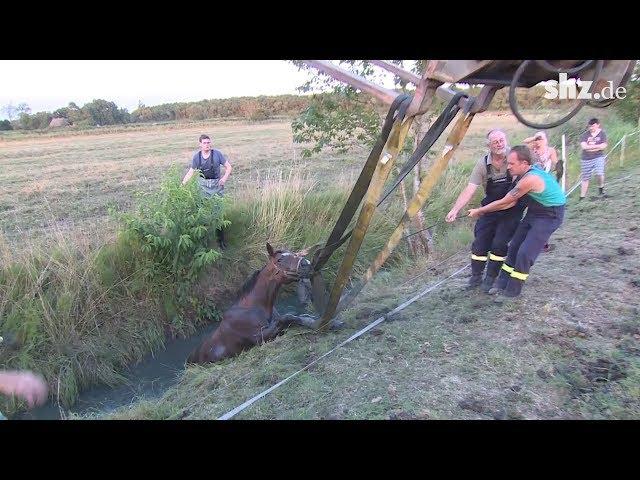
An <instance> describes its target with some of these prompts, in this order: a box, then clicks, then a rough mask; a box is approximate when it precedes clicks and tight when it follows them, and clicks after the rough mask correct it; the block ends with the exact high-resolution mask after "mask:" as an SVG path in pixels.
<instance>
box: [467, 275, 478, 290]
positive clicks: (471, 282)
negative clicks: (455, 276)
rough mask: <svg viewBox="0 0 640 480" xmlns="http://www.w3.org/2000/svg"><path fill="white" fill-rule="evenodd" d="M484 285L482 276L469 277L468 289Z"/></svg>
mask: <svg viewBox="0 0 640 480" xmlns="http://www.w3.org/2000/svg"><path fill="white" fill-rule="evenodd" d="M481 284H482V275H481V274H480V275H476V274H472V275H471V276H470V277H469V284H468V285H467V288H468V289H472V288H477V287H479V286H480V285H481Z"/></svg>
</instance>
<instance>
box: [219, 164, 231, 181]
mask: <svg viewBox="0 0 640 480" xmlns="http://www.w3.org/2000/svg"><path fill="white" fill-rule="evenodd" d="M223 166H224V175H223V176H222V178H221V179H220V181H219V182H218V184H219V185H224V184H225V183H226V182H227V179H228V178H229V175H231V170H233V168H232V167H231V162H230V161H229V160H227V161H226V162H224V163H223Z"/></svg>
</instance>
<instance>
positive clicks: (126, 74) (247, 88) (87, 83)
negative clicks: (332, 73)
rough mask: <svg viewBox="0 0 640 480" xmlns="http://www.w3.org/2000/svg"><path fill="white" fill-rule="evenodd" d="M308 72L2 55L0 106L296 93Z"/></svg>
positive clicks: (277, 66)
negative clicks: (31, 58)
mask: <svg viewBox="0 0 640 480" xmlns="http://www.w3.org/2000/svg"><path fill="white" fill-rule="evenodd" d="M309 75H310V73H308V72H305V71H298V68H297V67H296V66H295V65H293V64H291V63H289V62H286V61H283V60H0V108H2V107H3V106H5V105H7V104H9V103H11V104H13V105H14V106H15V105H18V104H19V103H23V102H24V103H27V104H28V105H29V107H31V111H32V113H35V112H39V111H50V112H52V111H54V110H56V109H57V108H61V107H66V106H67V105H68V104H69V102H75V103H76V104H77V105H78V106H80V107H82V105H84V104H85V103H88V102H91V101H92V100H94V99H97V98H101V99H104V100H107V101H112V102H115V103H116V105H118V106H119V107H121V108H126V109H128V110H129V112H132V111H133V110H135V109H136V108H137V107H138V102H139V101H141V102H142V103H144V104H145V105H147V106H151V105H158V104H161V103H170V102H188V101H197V100H203V99H212V98H229V97H238V96H257V95H282V94H298V93H299V92H297V91H296V88H297V87H299V86H300V85H302V84H303V83H304V82H305V81H306V80H307V79H308V77H309ZM4 118H6V116H3V114H2V113H0V119H4Z"/></svg>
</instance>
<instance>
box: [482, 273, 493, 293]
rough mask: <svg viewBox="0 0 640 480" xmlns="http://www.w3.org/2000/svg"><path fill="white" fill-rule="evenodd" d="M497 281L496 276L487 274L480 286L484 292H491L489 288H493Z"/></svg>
mask: <svg viewBox="0 0 640 480" xmlns="http://www.w3.org/2000/svg"><path fill="white" fill-rule="evenodd" d="M495 281H496V277H492V276H489V275H487V276H485V277H484V280H483V281H482V285H481V286H480V288H481V289H482V291H483V292H484V293H489V290H491V288H492V287H493V283H494V282H495Z"/></svg>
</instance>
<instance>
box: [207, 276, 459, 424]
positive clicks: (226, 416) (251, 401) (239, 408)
mask: <svg viewBox="0 0 640 480" xmlns="http://www.w3.org/2000/svg"><path fill="white" fill-rule="evenodd" d="M467 268H469V265H468V264H467V265H465V266H464V267H462V268H460V269H458V270H456V271H455V272H454V273H452V274H451V275H449V276H448V277H447V278H445V279H443V280H441V281H439V282H438V283H436V284H435V285H432V286H430V287H428V288H427V289H425V290H423V291H422V292H420V293H418V294H417V295H415V296H413V297H412V298H410V299H409V300H407V301H406V302H404V303H403V304H401V305H398V306H397V307H396V308H394V309H393V310H392V311H390V312H389V313H387V314H385V315H383V316H382V317H380V318H378V319H377V320H375V321H374V322H371V323H370V324H369V325H367V326H366V327H364V328H363V329H361V330H359V331H357V332H356V333H354V334H353V335H351V336H350V337H349V338H347V339H346V340H344V341H343V342H341V343H339V344H338V345H336V346H335V347H333V348H332V349H331V350H329V351H328V352H326V353H324V354H323V355H322V356H320V357H318V358H316V359H315V360H314V361H313V362H311V363H309V364H308V365H306V366H305V367H303V368H301V369H300V370H298V371H297V372H295V373H293V374H291V375H289V376H288V377H287V378H285V379H284V380H281V381H279V382H278V383H276V384H275V385H273V386H272V387H270V388H268V389H266V390H264V391H263V392H261V393H259V394H258V395H256V396H254V397H253V398H250V399H249V400H247V401H246V402H244V403H243V404H241V405H238V406H237V407H236V408H234V409H232V410H229V411H228V412H227V413H225V414H224V415H222V416H220V417H219V418H218V420H229V419H230V418H233V417H234V416H236V415H237V414H238V413H240V412H242V411H243V410H244V409H246V408H247V407H249V406H251V405H252V404H254V403H255V402H257V401H258V400H260V399H261V398H263V397H264V396H266V395H268V394H269V393H271V392H272V391H274V390H275V389H276V388H278V387H280V386H281V385H284V384H285V383H287V382H288V381H289V380H291V379H292V378H294V377H295V376H297V375H299V374H300V373H302V372H304V371H305V370H307V369H309V367H311V366H312V365H314V364H316V363H318V362H319V361H320V360H322V359H323V358H324V357H326V356H328V355H330V354H331V353H333V352H334V351H335V350H337V349H338V348H340V347H342V346H344V345H346V344H347V343H350V342H352V341H353V340H355V339H356V338H358V337H360V336H361V335H363V334H364V333H366V332H368V331H369V330H371V329H372V328H374V327H375V326H377V325H379V324H380V323H382V322H384V321H385V320H386V319H387V317H388V316H391V315H394V314H395V313H397V312H399V311H400V310H403V309H404V308H406V307H408V306H409V305H411V304H412V303H413V302H415V301H416V300H418V299H420V298H422V297H423V296H425V295H426V294H427V293H429V292H431V291H433V290H435V289H436V288H437V287H439V286H440V285H442V284H443V283H445V282H446V281H447V280H449V279H451V278H453V277H455V276H456V275H458V274H459V273H461V272H462V271H464V270H466V269H467Z"/></svg>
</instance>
